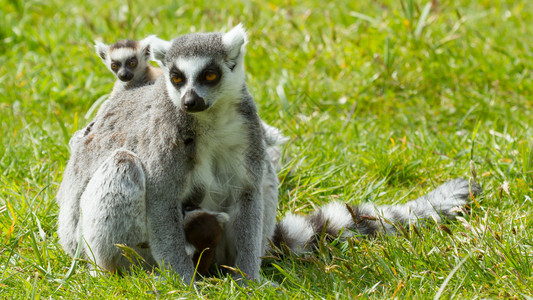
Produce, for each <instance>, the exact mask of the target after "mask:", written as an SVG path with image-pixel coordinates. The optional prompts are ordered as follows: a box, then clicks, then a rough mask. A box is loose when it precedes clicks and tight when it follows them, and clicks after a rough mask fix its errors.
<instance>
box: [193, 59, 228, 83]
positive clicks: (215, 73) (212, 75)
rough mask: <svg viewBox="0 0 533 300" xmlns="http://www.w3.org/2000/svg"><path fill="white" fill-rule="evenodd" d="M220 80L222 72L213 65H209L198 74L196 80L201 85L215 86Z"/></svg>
mask: <svg viewBox="0 0 533 300" xmlns="http://www.w3.org/2000/svg"><path fill="white" fill-rule="evenodd" d="M221 78H222V71H221V69H220V67H219V66H218V65H217V64H215V63H211V64H209V65H207V67H205V68H204V69H203V70H202V72H200V74H199V75H198V79H197V80H198V82H200V83H202V84H206V85H215V84H217V83H219V82H220V79H221Z"/></svg>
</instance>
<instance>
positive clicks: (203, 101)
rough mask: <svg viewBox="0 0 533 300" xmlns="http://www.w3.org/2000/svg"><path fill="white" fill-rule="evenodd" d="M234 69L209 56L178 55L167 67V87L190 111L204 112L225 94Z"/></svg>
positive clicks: (173, 96)
mask: <svg viewBox="0 0 533 300" xmlns="http://www.w3.org/2000/svg"><path fill="white" fill-rule="evenodd" d="M231 75H232V74H231V70H230V69H229V68H228V67H227V66H226V65H225V64H223V63H220V62H217V61H216V60H214V59H212V58H209V57H178V58H177V59H175V60H174V62H173V63H172V64H171V66H170V67H169V69H168V75H167V82H168V83H167V89H168V90H169V95H170V96H171V98H172V100H173V102H174V103H175V104H176V105H178V103H179V107H180V108H181V109H183V110H184V111H187V112H191V113H195V112H201V111H204V110H206V109H208V108H209V107H211V106H212V105H213V104H215V102H216V101H217V100H218V99H220V98H221V97H223V96H224V95H225V94H226V90H227V85H228V84H229V81H230V80H231V78H232V76H231Z"/></svg>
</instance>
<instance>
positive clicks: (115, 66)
mask: <svg viewBox="0 0 533 300" xmlns="http://www.w3.org/2000/svg"><path fill="white" fill-rule="evenodd" d="M153 37H154V36H149V37H147V38H145V39H144V40H142V41H139V42H137V41H132V40H121V41H118V42H116V43H114V44H112V45H106V44H104V43H101V42H95V48H96V53H98V56H100V58H101V59H102V61H103V62H104V64H105V65H106V66H107V67H108V68H109V70H111V72H113V74H115V76H117V78H118V79H119V80H121V81H124V82H129V81H132V80H137V79H140V78H142V76H143V74H144V72H145V71H146V67H147V66H148V61H149V59H150V41H151V39H152V38H153Z"/></svg>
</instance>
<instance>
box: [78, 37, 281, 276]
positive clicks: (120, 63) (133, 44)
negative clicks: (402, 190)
mask: <svg viewBox="0 0 533 300" xmlns="http://www.w3.org/2000/svg"><path fill="white" fill-rule="evenodd" d="M152 43H159V44H170V43H169V42H167V41H164V40H161V39H159V38H157V37H155V36H154V35H152V36H149V37H147V38H145V39H143V40H141V41H133V40H120V41H117V42H115V43H114V44H111V45H106V44H104V43H101V42H98V41H96V42H95V50H96V53H97V54H98V56H99V57H100V58H101V59H102V61H103V63H104V64H105V65H106V67H107V68H108V69H109V70H110V71H111V72H112V73H113V74H114V75H115V76H116V77H117V80H116V81H115V84H114V86H113V91H112V93H111V96H110V97H113V95H115V94H119V93H122V92H124V91H127V90H131V89H135V88H138V87H142V86H146V85H151V84H153V83H154V82H155V81H156V80H157V78H159V77H160V76H161V75H162V71H161V69H160V68H157V67H153V66H152V65H150V63H149V62H150V60H155V61H157V60H156V59H154V57H153V56H152V55H151V44H152ZM157 62H158V63H160V62H159V61H157ZM93 124H94V122H91V123H90V124H89V125H88V126H87V127H86V128H84V129H81V130H79V131H77V132H76V133H75V134H74V135H73V137H72V138H71V140H70V141H69V146H70V148H71V149H73V148H74V147H77V146H78V145H79V143H80V139H82V138H83V137H86V136H87V135H89V134H90V132H91V128H92V126H93ZM262 129H263V131H264V137H265V143H266V145H267V149H266V150H267V152H268V153H269V157H270V159H271V162H272V165H273V166H274V167H275V168H276V170H279V169H280V166H281V164H280V159H281V148H280V146H281V145H282V144H283V143H285V142H286V141H287V138H286V137H284V136H283V135H282V134H281V132H280V131H279V129H277V128H275V127H272V126H270V125H268V124H266V123H264V122H263V123H262ZM183 211H184V227H185V236H186V241H187V245H186V250H187V254H188V255H189V256H190V257H191V258H192V260H193V262H194V263H195V265H196V266H197V268H198V269H197V270H198V272H199V273H200V274H206V273H207V271H208V269H209V267H210V266H211V263H212V261H213V258H214V254H215V252H214V250H215V248H216V246H217V245H218V243H219V241H220V239H221V236H222V231H223V225H224V223H226V222H227V220H228V218H229V216H228V215H227V214H226V213H223V212H212V211H207V210H204V209H201V208H199V207H197V206H194V207H185V208H184V210H183ZM200 258H201V259H200Z"/></svg>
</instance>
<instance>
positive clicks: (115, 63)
mask: <svg viewBox="0 0 533 300" xmlns="http://www.w3.org/2000/svg"><path fill="white" fill-rule="evenodd" d="M110 52H111V53H109V61H108V64H109V65H108V67H109V69H110V70H111V72H113V73H114V74H115V75H116V76H117V78H118V79H120V80H121V81H124V82H128V81H131V80H132V79H133V78H134V77H135V72H136V70H137V69H141V68H138V65H139V59H138V55H137V51H136V49H134V48H118V49H115V50H112V51H110Z"/></svg>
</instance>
